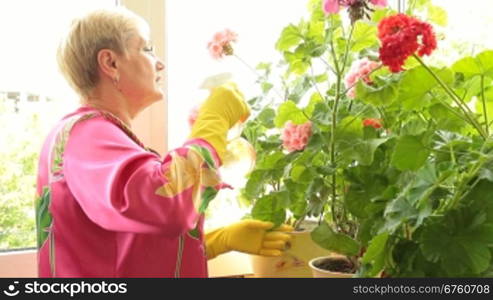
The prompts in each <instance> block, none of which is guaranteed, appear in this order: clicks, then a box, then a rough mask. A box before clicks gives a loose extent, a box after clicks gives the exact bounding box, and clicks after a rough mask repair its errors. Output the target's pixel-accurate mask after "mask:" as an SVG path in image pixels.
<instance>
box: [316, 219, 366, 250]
mask: <svg viewBox="0 0 493 300" xmlns="http://www.w3.org/2000/svg"><path fill="white" fill-rule="evenodd" d="M311 237H312V240H313V241H314V242H315V243H317V244H318V245H319V246H321V247H322V248H324V249H327V250H330V251H334V252H336V253H339V254H342V255H358V253H359V249H360V245H359V243H358V242H357V241H355V240H354V239H352V238H351V237H349V236H347V235H345V234H342V233H336V232H334V231H333V230H332V229H331V228H330V226H329V225H328V224H327V223H325V222H324V223H322V224H320V225H319V226H318V227H317V228H315V230H313V231H312V233H311Z"/></svg>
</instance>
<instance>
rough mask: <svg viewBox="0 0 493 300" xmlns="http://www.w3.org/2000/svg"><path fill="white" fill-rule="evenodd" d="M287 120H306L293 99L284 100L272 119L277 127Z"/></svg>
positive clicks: (296, 122)
mask: <svg viewBox="0 0 493 300" xmlns="http://www.w3.org/2000/svg"><path fill="white" fill-rule="evenodd" d="M287 121H291V122H293V123H294V124H304V123H306V122H307V121H308V119H307V118H306V116H305V115H304V113H303V111H302V110H301V109H299V108H298V107H297V106H296V104H295V103H294V102H293V101H290V100H288V101H286V102H284V103H283V104H281V105H280V106H279V110H278V114H277V116H276V118H275V120H274V124H275V125H276V127H277V128H281V127H283V126H284V124H285V123H286V122H287Z"/></svg>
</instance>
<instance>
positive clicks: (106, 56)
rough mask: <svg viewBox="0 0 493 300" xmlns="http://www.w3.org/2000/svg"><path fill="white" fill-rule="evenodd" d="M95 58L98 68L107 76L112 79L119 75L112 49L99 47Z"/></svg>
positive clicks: (115, 56)
mask: <svg viewBox="0 0 493 300" xmlns="http://www.w3.org/2000/svg"><path fill="white" fill-rule="evenodd" d="M97 59H98V68H99V69H100V71H101V72H102V74H104V75H106V76H108V77H109V78H110V79H112V80H113V79H114V78H117V77H118V76H119V74H118V63H117V55H116V53H115V52H114V51H112V50H109V49H101V50H99V52H98V56H97Z"/></svg>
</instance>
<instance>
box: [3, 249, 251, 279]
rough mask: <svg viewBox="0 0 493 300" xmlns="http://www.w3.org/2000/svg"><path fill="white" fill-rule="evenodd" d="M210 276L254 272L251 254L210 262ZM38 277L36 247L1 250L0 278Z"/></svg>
mask: <svg viewBox="0 0 493 300" xmlns="http://www.w3.org/2000/svg"><path fill="white" fill-rule="evenodd" d="M208 267H209V277H236V276H243V275H247V274H251V273H252V269H251V266H250V259H249V256H248V255H246V254H242V253H238V252H230V253H227V254H223V255H221V256H218V257H216V258H215V259H212V260H210V261H209V262H208ZM5 277H11V278H25V277H31V278H33V277H38V273H37V251H36V249H19V250H13V251H6V250H5V251H3V252H0V278H5Z"/></svg>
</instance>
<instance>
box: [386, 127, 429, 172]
mask: <svg viewBox="0 0 493 300" xmlns="http://www.w3.org/2000/svg"><path fill="white" fill-rule="evenodd" d="M429 154H430V150H428V149H427V148H426V147H425V146H424V145H423V143H422V142H421V141H420V139H418V138H417V137H415V136H410V135H408V136H403V137H401V138H400V139H399V140H398V141H397V145H396V147H395V150H394V153H393V154H392V165H393V166H394V167H396V168H397V169H399V170H401V171H408V170H409V171H416V170H418V169H419V168H420V167H421V166H423V165H424V163H425V162H426V159H427V158H428V155H429Z"/></svg>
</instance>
